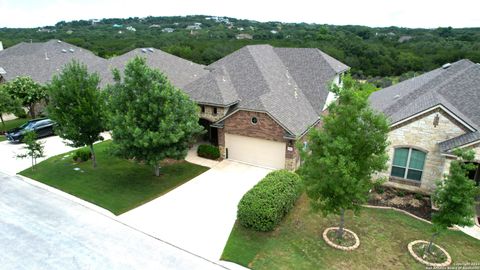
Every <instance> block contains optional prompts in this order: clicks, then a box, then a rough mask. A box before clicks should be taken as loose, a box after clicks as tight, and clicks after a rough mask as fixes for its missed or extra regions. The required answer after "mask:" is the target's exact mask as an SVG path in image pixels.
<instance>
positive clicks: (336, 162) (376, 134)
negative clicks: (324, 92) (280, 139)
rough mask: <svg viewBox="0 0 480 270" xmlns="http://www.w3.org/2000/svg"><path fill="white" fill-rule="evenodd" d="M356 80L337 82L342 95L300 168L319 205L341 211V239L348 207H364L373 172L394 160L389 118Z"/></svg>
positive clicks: (315, 133) (310, 142)
mask: <svg viewBox="0 0 480 270" xmlns="http://www.w3.org/2000/svg"><path fill="white" fill-rule="evenodd" d="M355 85H356V84H355V82H354V81H353V79H352V78H351V77H350V76H348V75H347V76H345V79H344V81H343V87H342V88H339V87H337V86H333V87H332V91H333V92H334V93H335V94H336V95H337V97H338V99H337V101H336V102H334V103H332V104H331V105H330V106H329V107H328V114H327V115H326V116H324V117H323V119H322V121H323V126H322V128H321V129H320V130H317V129H312V130H311V131H310V133H309V136H308V147H307V149H304V151H303V153H302V160H303V161H304V162H303V164H302V166H301V168H300V170H299V172H300V175H301V176H302V178H303V180H304V183H305V186H306V190H307V195H308V196H309V197H310V199H311V203H312V205H313V207H314V209H317V210H318V209H320V210H321V211H322V212H323V214H324V215H328V214H336V215H340V224H339V229H338V231H337V237H338V238H339V239H342V238H343V232H344V216H345V211H346V210H353V211H354V212H355V213H356V212H358V211H359V210H360V207H361V205H362V204H364V203H365V202H366V201H367V199H368V193H369V190H370V189H371V188H372V187H373V182H372V179H371V176H372V174H373V173H375V172H377V171H380V170H383V169H384V168H385V166H386V162H387V160H388V156H387V155H386V147H387V145H388V143H387V136H388V124H387V120H386V118H385V116H384V115H383V114H380V113H376V112H374V111H373V110H372V109H371V108H370V106H369V103H368V100H367V98H366V96H365V95H361V94H359V93H358V92H357V89H356V86H355Z"/></svg>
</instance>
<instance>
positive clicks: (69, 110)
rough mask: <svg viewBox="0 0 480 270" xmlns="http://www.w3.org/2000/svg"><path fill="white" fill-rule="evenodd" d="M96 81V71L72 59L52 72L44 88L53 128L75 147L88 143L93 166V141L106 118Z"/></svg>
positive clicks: (94, 158) (96, 139) (98, 135)
mask: <svg viewBox="0 0 480 270" xmlns="http://www.w3.org/2000/svg"><path fill="white" fill-rule="evenodd" d="M99 81H100V78H99V76H98V74H95V73H94V74H89V73H88V70H87V67H86V66H85V65H82V64H80V63H79V62H76V61H73V62H71V63H69V64H68V65H67V66H65V68H64V69H63V70H62V73H60V74H59V75H55V76H53V78H52V82H51V83H50V84H49V85H48V89H47V91H48V94H49V98H50V100H49V104H48V107H47V110H48V116H49V117H50V118H51V119H52V120H54V121H55V122H57V124H58V126H57V127H56V128H55V132H56V133H57V134H58V135H59V136H60V137H62V138H64V139H67V140H70V141H71V142H72V143H71V145H72V146H74V147H81V146H84V145H87V146H89V147H90V152H91V154H92V164H93V167H94V168H95V167H96V166H97V160H96V157H95V151H94V147H93V143H94V142H96V141H98V140H100V139H102V138H101V136H100V133H101V132H102V131H103V130H104V127H105V125H104V123H105V121H106V113H105V104H104V99H103V97H102V94H101V93H100V91H99V89H98V83H99Z"/></svg>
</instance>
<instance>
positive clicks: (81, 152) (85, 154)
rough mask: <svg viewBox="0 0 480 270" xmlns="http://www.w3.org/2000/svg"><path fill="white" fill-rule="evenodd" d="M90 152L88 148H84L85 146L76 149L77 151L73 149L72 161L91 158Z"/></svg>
mask: <svg viewBox="0 0 480 270" xmlns="http://www.w3.org/2000/svg"><path fill="white" fill-rule="evenodd" d="M91 157H92V156H91V153H90V150H88V149H86V148H82V149H78V150H77V151H75V153H74V154H73V157H72V159H73V161H87V160H89V159H90V158H91Z"/></svg>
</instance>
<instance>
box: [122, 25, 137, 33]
mask: <svg viewBox="0 0 480 270" xmlns="http://www.w3.org/2000/svg"><path fill="white" fill-rule="evenodd" d="M125 29H127V30H128V31H132V32H136V31H137V29H135V27H133V26H127V28H125Z"/></svg>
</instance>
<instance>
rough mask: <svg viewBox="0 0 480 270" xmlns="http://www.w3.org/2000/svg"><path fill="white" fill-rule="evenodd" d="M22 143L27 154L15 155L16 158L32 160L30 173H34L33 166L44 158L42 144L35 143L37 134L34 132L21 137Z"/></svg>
mask: <svg viewBox="0 0 480 270" xmlns="http://www.w3.org/2000/svg"><path fill="white" fill-rule="evenodd" d="M23 142H24V143H25V147H24V149H25V150H27V152H26V153H25V154H19V155H17V158H28V157H30V158H31V160H32V171H34V170H35V165H37V159H38V158H41V157H44V155H43V148H44V145H43V143H42V142H38V141H37V134H36V133H35V132H34V131H29V132H27V133H25V135H24V137H23Z"/></svg>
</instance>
